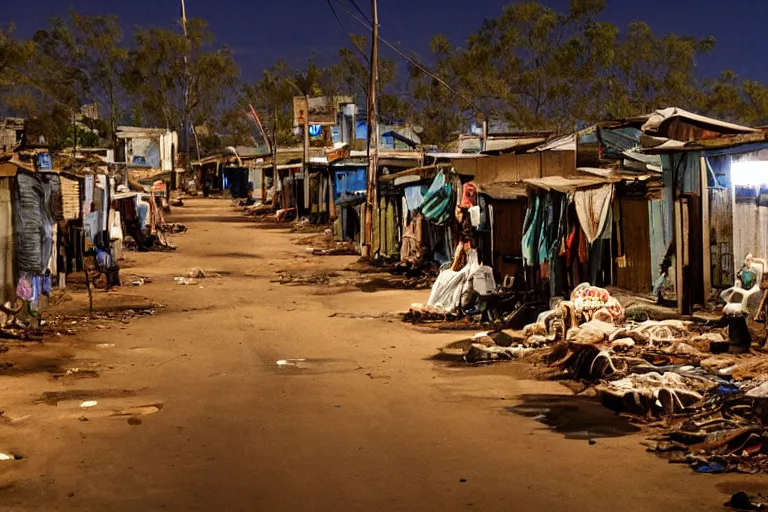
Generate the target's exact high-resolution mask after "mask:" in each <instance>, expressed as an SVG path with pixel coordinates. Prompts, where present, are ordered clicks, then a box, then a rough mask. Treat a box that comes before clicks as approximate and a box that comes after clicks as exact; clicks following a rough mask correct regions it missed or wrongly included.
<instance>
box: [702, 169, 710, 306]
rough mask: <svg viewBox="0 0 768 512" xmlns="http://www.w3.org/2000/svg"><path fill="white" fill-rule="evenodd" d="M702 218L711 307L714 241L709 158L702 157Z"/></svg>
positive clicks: (706, 288) (706, 296) (706, 297)
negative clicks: (711, 217) (711, 226)
mask: <svg viewBox="0 0 768 512" xmlns="http://www.w3.org/2000/svg"><path fill="white" fill-rule="evenodd" d="M700 161H701V218H702V233H701V234H702V237H701V240H702V243H701V245H702V246H703V247H702V253H703V256H704V258H703V266H704V305H705V306H706V305H709V296H710V294H711V293H712V240H711V232H710V219H709V186H708V184H707V182H708V177H709V173H708V172H707V157H705V156H703V155H702V157H701V160H700Z"/></svg>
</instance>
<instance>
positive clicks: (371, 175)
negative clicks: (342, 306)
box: [362, 0, 379, 258]
mask: <svg viewBox="0 0 768 512" xmlns="http://www.w3.org/2000/svg"><path fill="white" fill-rule="evenodd" d="M371 10H372V12H373V20H372V21H373V23H372V24H373V33H372V35H371V82H370V84H369V88H368V179H367V180H366V185H367V186H366V192H367V195H366V205H365V224H364V226H365V232H364V233H365V237H364V240H363V247H362V256H363V258H370V257H371V256H373V254H372V253H373V250H374V248H373V247H372V245H373V216H374V214H378V212H377V207H378V198H377V197H376V195H377V191H378V188H379V187H378V184H379V177H378V166H379V119H378V117H379V116H378V108H377V95H376V92H377V89H378V85H379V7H378V1H377V0H371Z"/></svg>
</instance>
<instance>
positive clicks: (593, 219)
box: [573, 185, 613, 243]
mask: <svg viewBox="0 0 768 512" xmlns="http://www.w3.org/2000/svg"><path fill="white" fill-rule="evenodd" d="M612 200H613V185H605V186H603V187H598V188H591V189H587V190H577V191H576V193H575V194H574V196H573V202H574V203H575V204H576V215H577V216H578V217H579V224H581V229H583V230H584V235H585V236H586V237H587V241H588V242H589V243H593V242H594V241H595V240H597V237H599V236H600V234H601V233H602V232H603V230H604V229H605V223H606V222H607V220H608V214H609V213H610V212H611V202H612Z"/></svg>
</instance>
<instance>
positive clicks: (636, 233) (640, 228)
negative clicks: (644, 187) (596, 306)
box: [616, 197, 652, 293]
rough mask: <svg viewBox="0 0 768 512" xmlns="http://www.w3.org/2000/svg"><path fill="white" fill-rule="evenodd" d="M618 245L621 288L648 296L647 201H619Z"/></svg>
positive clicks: (649, 283)
mask: <svg viewBox="0 0 768 512" xmlns="http://www.w3.org/2000/svg"><path fill="white" fill-rule="evenodd" d="M618 202H619V211H620V217H619V218H617V221H616V222H617V224H619V226H618V228H619V229H618V230H616V232H617V237H618V240H617V243H618V246H619V252H620V256H622V258H620V259H619V261H620V262H621V264H619V265H617V275H616V284H617V286H618V287H619V288H624V289H626V290H630V291H634V292H638V293H646V292H649V291H650V290H651V288H652V284H651V275H652V263H651V244H650V239H651V226H650V215H649V209H648V200H647V199H635V198H633V199H630V198H624V197H622V198H619V199H618Z"/></svg>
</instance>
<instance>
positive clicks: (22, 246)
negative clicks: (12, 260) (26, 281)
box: [16, 172, 45, 275]
mask: <svg viewBox="0 0 768 512" xmlns="http://www.w3.org/2000/svg"><path fill="white" fill-rule="evenodd" d="M44 204H45V190H44V189H43V185H42V183H40V180H39V179H38V178H37V177H36V176H34V175H32V174H28V173H25V172H20V173H19V174H18V175H17V176H16V263H17V266H18V270H19V271H21V272H32V273H34V274H38V275H41V274H42V273H43V271H44V269H45V267H44V266H43V236H44V235H43V223H44V218H43V208H44Z"/></svg>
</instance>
